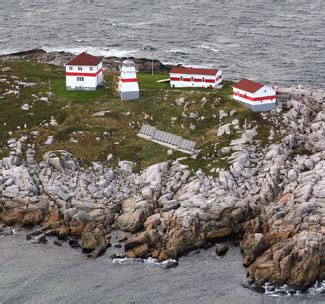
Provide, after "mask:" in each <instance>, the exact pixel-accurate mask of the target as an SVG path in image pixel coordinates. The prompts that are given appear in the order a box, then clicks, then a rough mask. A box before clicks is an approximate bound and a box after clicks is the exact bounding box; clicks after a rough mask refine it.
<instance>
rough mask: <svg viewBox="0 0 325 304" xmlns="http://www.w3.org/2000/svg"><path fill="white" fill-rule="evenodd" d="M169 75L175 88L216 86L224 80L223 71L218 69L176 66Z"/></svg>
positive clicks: (171, 84)
mask: <svg viewBox="0 0 325 304" xmlns="http://www.w3.org/2000/svg"><path fill="white" fill-rule="evenodd" d="M169 75H170V77H169V80H170V86H171V87H173V88H186V87H187V88H191V87H194V88H195V87H200V88H215V87H216V86H217V85H218V84H220V83H221V82H222V71H221V70H217V69H205V68H186V67H175V68H172V69H171V70H170V72H169Z"/></svg>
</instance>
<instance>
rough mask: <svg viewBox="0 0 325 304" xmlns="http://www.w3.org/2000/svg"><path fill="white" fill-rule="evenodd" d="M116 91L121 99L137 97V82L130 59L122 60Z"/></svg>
mask: <svg viewBox="0 0 325 304" xmlns="http://www.w3.org/2000/svg"><path fill="white" fill-rule="evenodd" d="M120 71H121V75H120V77H119V83H118V91H119V93H120V96H121V99H122V100H134V99H139V84H138V79H137V74H136V69H135V65H134V62H133V61H132V60H125V61H123V64H122V66H121V67H120Z"/></svg>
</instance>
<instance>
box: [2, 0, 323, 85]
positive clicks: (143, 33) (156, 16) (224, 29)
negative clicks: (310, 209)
mask: <svg viewBox="0 0 325 304" xmlns="http://www.w3.org/2000/svg"><path fill="white" fill-rule="evenodd" d="M324 28H325V1H324V0H305V1H302V0H264V1H262V0H254V1H253V0H242V1H239V0H227V1H225V0H200V1H197V0H183V1H174V0H164V1H158V0H119V1H117V0H110V1H106V0H79V1H77V0H53V1H47V0H10V1H6V0H0V34H1V35H0V53H9V52H13V51H21V50H26V49H32V48H44V49H46V50H48V51H51V50H66V51H72V52H75V53H78V52H80V51H82V50H86V49H87V50H88V52H91V53H94V54H101V55H107V56H109V55H112V56H134V57H147V58H148V57H149V58H150V57H151V56H152V57H154V58H158V59H161V60H162V61H163V62H165V63H183V64H186V65H190V66H210V67H218V68H222V69H223V70H224V73H225V77H226V78H228V79H233V80H237V79H239V78H241V77H246V78H251V79H253V80H259V81H264V82H266V83H270V84H280V85H289V86H290V85H296V84H303V85H305V86H309V87H322V86H323V85H324V84H325V64H324V57H325V34H324V33H325V31H324Z"/></svg>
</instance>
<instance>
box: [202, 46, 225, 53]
mask: <svg viewBox="0 0 325 304" xmlns="http://www.w3.org/2000/svg"><path fill="white" fill-rule="evenodd" d="M200 48H202V49H206V50H209V51H212V52H214V53H219V52H220V50H218V49H215V48H213V47H211V46H207V45H204V44H201V45H200Z"/></svg>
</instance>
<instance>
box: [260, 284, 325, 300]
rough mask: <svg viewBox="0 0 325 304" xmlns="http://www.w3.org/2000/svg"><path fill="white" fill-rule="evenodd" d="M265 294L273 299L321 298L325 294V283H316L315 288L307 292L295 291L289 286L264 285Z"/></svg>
mask: <svg viewBox="0 0 325 304" xmlns="http://www.w3.org/2000/svg"><path fill="white" fill-rule="evenodd" d="M263 288H264V293H265V295H267V296H271V297H283V296H284V297H296V296H307V297H308V296H311V297H314V296H319V295H322V294H324V293H325V281H322V282H316V283H315V284H314V286H312V287H310V288H308V289H307V291H306V292H301V290H294V289H292V288H290V287H289V286H288V285H286V284H284V285H281V286H276V285H274V284H271V283H265V284H264V285H263Z"/></svg>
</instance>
